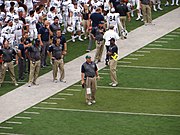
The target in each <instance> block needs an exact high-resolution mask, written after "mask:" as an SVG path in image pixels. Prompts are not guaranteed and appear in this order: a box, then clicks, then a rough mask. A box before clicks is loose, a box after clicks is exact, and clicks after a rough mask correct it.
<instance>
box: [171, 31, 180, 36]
mask: <svg viewBox="0 0 180 135" xmlns="http://www.w3.org/2000/svg"><path fill="white" fill-rule="evenodd" d="M171 33H173V34H177V35H178V34H180V32H179V31H173V32H171Z"/></svg>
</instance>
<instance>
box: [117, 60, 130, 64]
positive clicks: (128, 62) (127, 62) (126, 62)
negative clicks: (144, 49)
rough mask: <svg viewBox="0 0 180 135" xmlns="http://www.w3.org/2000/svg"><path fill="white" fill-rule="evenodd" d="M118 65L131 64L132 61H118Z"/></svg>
mask: <svg viewBox="0 0 180 135" xmlns="http://www.w3.org/2000/svg"><path fill="white" fill-rule="evenodd" d="M118 63H125V64H131V63H132V62H131V61H118Z"/></svg>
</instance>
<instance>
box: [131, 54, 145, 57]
mask: <svg viewBox="0 0 180 135" xmlns="http://www.w3.org/2000/svg"><path fill="white" fill-rule="evenodd" d="M130 56H134V57H143V56H144V54H130Z"/></svg>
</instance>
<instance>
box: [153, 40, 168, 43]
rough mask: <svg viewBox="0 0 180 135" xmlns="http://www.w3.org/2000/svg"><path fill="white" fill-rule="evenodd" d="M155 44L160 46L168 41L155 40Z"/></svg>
mask: <svg viewBox="0 0 180 135" xmlns="http://www.w3.org/2000/svg"><path fill="white" fill-rule="evenodd" d="M154 42H155V43H162V44H167V43H168V41H162V40H157V41H154Z"/></svg>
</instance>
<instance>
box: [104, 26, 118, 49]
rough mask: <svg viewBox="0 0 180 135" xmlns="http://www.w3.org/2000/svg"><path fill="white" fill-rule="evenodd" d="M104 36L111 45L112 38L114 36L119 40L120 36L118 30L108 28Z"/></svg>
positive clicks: (106, 42) (107, 43) (106, 43)
mask: <svg viewBox="0 0 180 135" xmlns="http://www.w3.org/2000/svg"><path fill="white" fill-rule="evenodd" d="M103 38H104V39H105V45H107V46H109V45H110V41H109V40H110V39H111V38H114V39H115V40H118V39H119V38H120V37H119V35H118V33H117V32H115V31H114V30H108V31H106V32H105V33H104V35H103Z"/></svg>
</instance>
